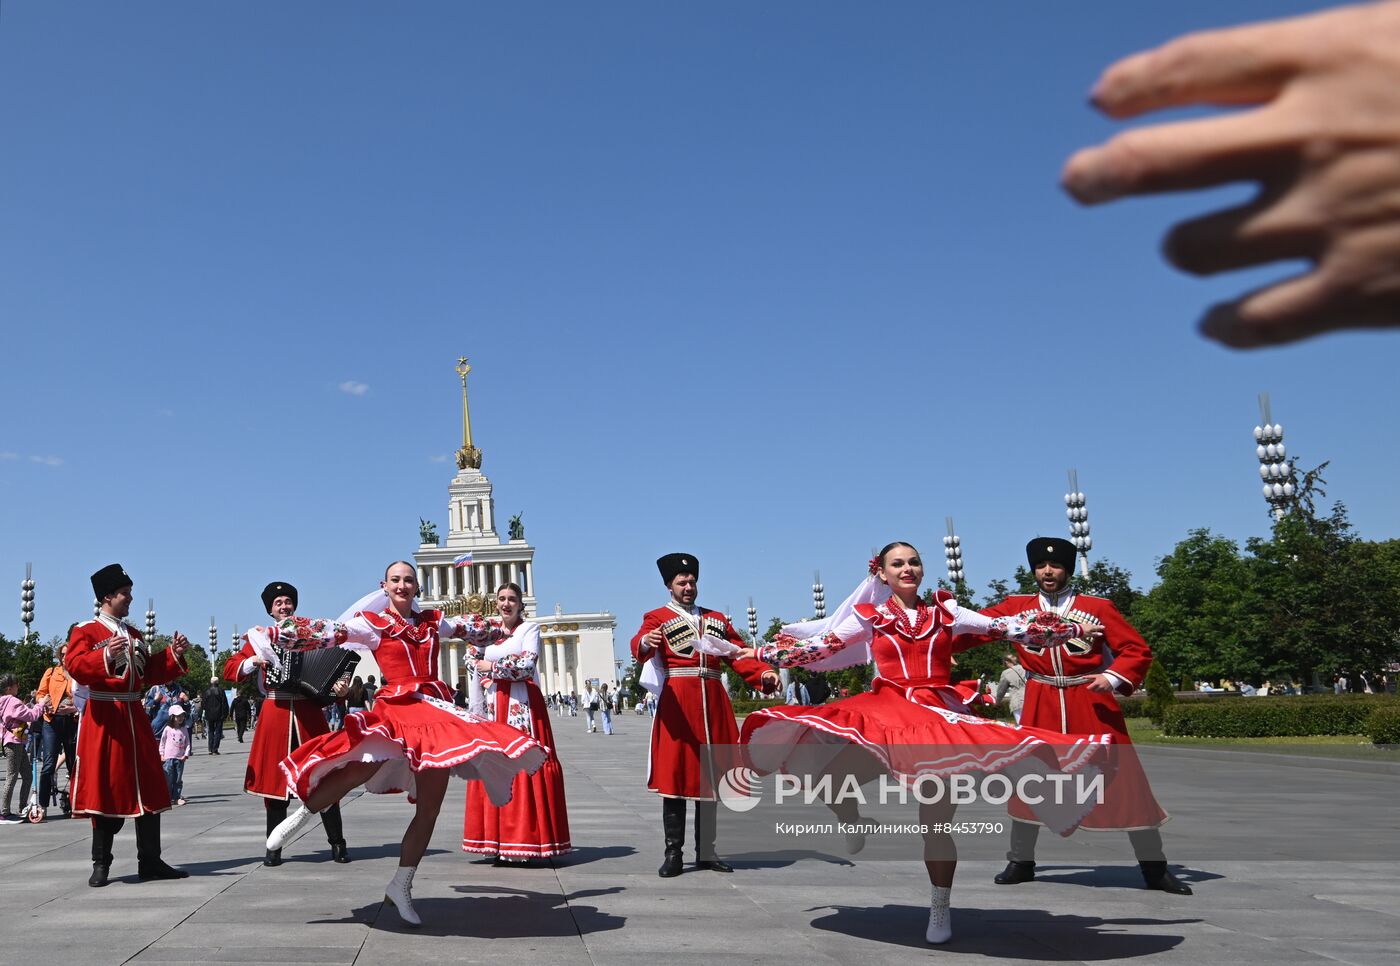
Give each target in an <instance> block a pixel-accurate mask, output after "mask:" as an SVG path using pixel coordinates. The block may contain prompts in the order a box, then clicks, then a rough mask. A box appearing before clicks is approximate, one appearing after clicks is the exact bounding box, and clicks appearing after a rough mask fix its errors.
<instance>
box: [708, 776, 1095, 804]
mask: <svg viewBox="0 0 1400 966" xmlns="http://www.w3.org/2000/svg"><path fill="white" fill-rule="evenodd" d="M718 784H719V789H718V792H719V800H720V801H721V802H723V803H724V805H725V807H726V808H728V809H729V810H730V811H732V812H747V811H750V810H751V809H753V808H756V807H757V806H758V805H759V804H761V803H762V801H763V777H762V776H761V775H759V774H758V772H756V771H754V770H753V769H752V768H747V767H743V766H740V767H737V768H731V769H729V770H728V771H727V772H725V773H724V774H723V775H722V776H720V780H719V783H718ZM1105 784H1106V782H1105V777H1104V775H1103V773H1102V772H1100V771H1099V770H1098V769H1097V768H1086V769H1083V770H1081V771H1079V772H1076V773H1074V774H1072V775H1066V774H1062V773H1059V772H1050V773H1046V772H1029V773H1024V774H1020V775H1016V776H1010V775H1004V774H1001V773H1000V772H993V773H991V774H980V773H959V774H953V775H918V776H913V777H895V776H892V775H889V774H884V775H881V776H880V777H879V779H878V780H877V781H876V782H875V783H874V786H873V787H872V788H869V789H867V788H863V787H862V786H861V785H860V783H859V781H857V779H856V776H855V775H846V776H845V777H844V778H843V779H838V778H836V777H835V776H833V775H831V774H829V773H828V774H823V775H820V776H812V775H792V774H783V773H780V774H777V775H774V776H773V802H774V804H776V805H786V804H802V805H818V804H819V805H828V806H830V805H843V804H847V803H849V804H852V805H856V806H862V805H876V804H878V805H909V804H911V803H918V804H924V805H933V804H937V803H939V802H947V803H949V804H952V805H971V804H973V803H976V802H982V803H986V804H990V805H1005V804H1006V803H1007V802H1009V801H1011V799H1013V798H1015V799H1019V800H1020V801H1022V802H1024V803H1025V804H1027V805H1031V806H1049V807H1052V808H1056V807H1070V808H1074V809H1085V808H1092V807H1094V806H1097V805H1102V804H1103V803H1104V800H1105Z"/></svg>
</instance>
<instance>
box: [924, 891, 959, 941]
mask: <svg viewBox="0 0 1400 966" xmlns="http://www.w3.org/2000/svg"><path fill="white" fill-rule="evenodd" d="M952 894H953V890H952V889H951V888H945V887H943V886H934V887H933V901H932V902H930V903H929V907H928V931H927V932H925V933H924V938H925V939H927V940H928V941H929V942H930V943H933V944H934V945H935V946H936V945H939V944H941V943H946V942H947V941H948V940H950V939H952V938H953V910H952V909H950V908H949V901H950V899H951V898H952Z"/></svg>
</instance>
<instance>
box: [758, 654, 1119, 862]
mask: <svg viewBox="0 0 1400 966" xmlns="http://www.w3.org/2000/svg"><path fill="white" fill-rule="evenodd" d="M966 698H967V695H966V694H963V693H959V692H958V690H957V689H955V688H953V687H950V686H948V685H934V684H928V683H913V684H905V683H898V682H895V681H892V680H890V679H888V678H876V679H875V682H874V686H873V688H872V689H871V690H870V691H868V692H866V693H864V694H857V695H853V696H852V697H849V698H843V699H842V700H840V701H836V702H833V703H831V704H825V705H818V706H812V707H808V706H804V705H784V706H779V707H772V708H762V709H760V710H758V711H755V712H754V713H753V714H751V715H749V716H748V717H747V718H746V719H745V720H744V728H743V733H742V736H741V737H742V741H743V742H744V745H745V753H746V757H747V759H748V761H749V763H750V764H751V765H752V767H754V768H755V769H756V770H757V771H759V772H763V773H771V772H778V771H781V772H787V773H790V774H800V773H805V772H810V771H811V770H812V769H813V767H814V766H815V765H819V764H823V763H830V762H832V761H833V760H834V758H833V756H832V755H828V754H823V753H822V752H823V751H824V750H835V749H831V747H830V746H837V748H838V749H839V747H840V746H843V745H844V746H851V747H854V748H857V749H860V750H862V751H864V752H866V754H867V756H868V757H866V758H864V759H862V766H861V767H859V768H857V769H856V770H855V771H854V772H853V773H855V774H857V775H858V778H859V779H860V780H861V781H862V782H864V781H866V780H870V779H873V778H874V777H876V775H878V773H879V772H881V771H883V772H885V773H887V774H889V775H890V776H892V777H894V778H896V779H898V780H900V781H904V782H907V781H911V780H915V779H919V778H923V777H928V776H938V777H940V778H941V777H946V776H950V775H957V774H966V773H977V774H988V773H993V772H1009V773H1013V774H1027V773H1038V774H1040V775H1043V776H1051V775H1054V774H1066V775H1068V774H1074V773H1076V772H1084V773H1085V774H1086V775H1090V774H1098V773H1099V772H1101V771H1103V770H1104V769H1105V768H1106V767H1107V764H1108V751H1109V748H1110V747H1111V745H1112V743H1113V735H1111V734H1109V733H1103V734H1094V735H1063V734H1060V733H1058V732H1053V731H1042V730H1040V729H1037V728H1025V727H1018V726H1016V725H1008V724H1003V723H1001V722H998V721H992V720H990V719H988V718H980V717H977V716H976V715H971V714H967V713H965V710H964V708H965V701H966ZM814 746H827V749H821V748H819V747H814ZM1088 811H1089V809H1088V808H1087V807H1083V806H1073V807H1063V806H1060V805H1058V804H1057V803H1055V802H1046V803H1044V805H1043V806H1042V807H1040V810H1038V811H1037V813H1036V814H1037V815H1038V816H1039V817H1040V818H1041V820H1042V821H1043V822H1044V824H1046V825H1048V826H1049V827H1050V828H1052V829H1053V830H1054V831H1056V832H1058V833H1059V834H1061V835H1067V834H1069V833H1070V832H1071V831H1073V830H1074V829H1075V828H1076V827H1077V826H1078V824H1079V822H1081V821H1083V819H1084V818H1085V816H1086V814H1087V813H1088Z"/></svg>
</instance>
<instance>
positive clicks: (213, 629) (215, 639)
mask: <svg viewBox="0 0 1400 966" xmlns="http://www.w3.org/2000/svg"><path fill="white" fill-rule="evenodd" d="M218 653H219V628H218V625H216V624H215V623H214V618H213V617H210V618H209V661H210V663H211V664H212V663H213V661H214V655H216V654H218Z"/></svg>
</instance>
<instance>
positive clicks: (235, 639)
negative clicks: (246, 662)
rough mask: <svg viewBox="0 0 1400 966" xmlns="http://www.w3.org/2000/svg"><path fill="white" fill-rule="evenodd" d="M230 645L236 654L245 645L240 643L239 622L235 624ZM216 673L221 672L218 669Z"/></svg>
mask: <svg viewBox="0 0 1400 966" xmlns="http://www.w3.org/2000/svg"><path fill="white" fill-rule="evenodd" d="M229 646H230V647H232V648H233V653H235V654H237V653H238V650H239V648H241V647H242V646H243V645H242V644H241V643H239V637H238V625H237V624H234V625H233V643H232V644H230V645H229ZM214 673H215V674H218V673H219V672H218V671H215V672H214Z"/></svg>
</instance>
